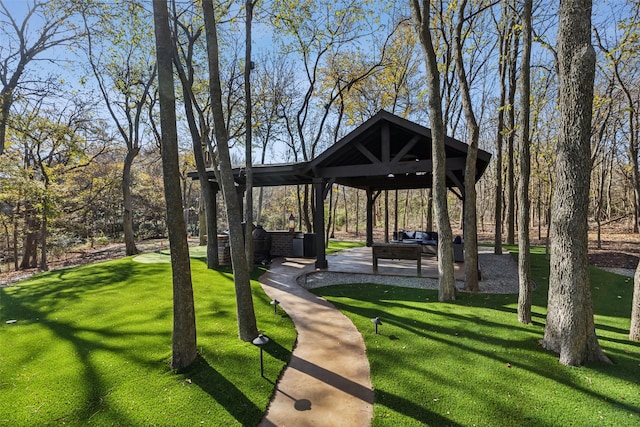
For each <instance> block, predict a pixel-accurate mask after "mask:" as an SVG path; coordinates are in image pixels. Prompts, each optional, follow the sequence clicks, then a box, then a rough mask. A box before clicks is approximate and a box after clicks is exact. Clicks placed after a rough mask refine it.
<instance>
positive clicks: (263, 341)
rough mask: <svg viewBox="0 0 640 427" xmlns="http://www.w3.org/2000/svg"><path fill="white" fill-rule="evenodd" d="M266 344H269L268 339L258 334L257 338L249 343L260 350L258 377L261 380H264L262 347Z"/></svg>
mask: <svg viewBox="0 0 640 427" xmlns="http://www.w3.org/2000/svg"><path fill="white" fill-rule="evenodd" d="M268 342H269V338H268V337H266V336H264V335H262V334H259V335H258V336H257V337H255V338H254V339H253V341H251V343H252V344H253V345H255V346H256V347H258V348H259V349H260V376H261V377H262V378H264V362H263V358H262V347H264V345H265V344H266V343H268Z"/></svg>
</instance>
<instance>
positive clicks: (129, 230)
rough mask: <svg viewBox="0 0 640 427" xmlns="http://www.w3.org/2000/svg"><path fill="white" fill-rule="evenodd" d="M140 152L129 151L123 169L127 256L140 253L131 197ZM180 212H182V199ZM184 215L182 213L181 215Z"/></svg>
mask: <svg viewBox="0 0 640 427" xmlns="http://www.w3.org/2000/svg"><path fill="white" fill-rule="evenodd" d="M139 152H140V149H139V148H133V149H132V150H129V151H127V155H126V156H125V158H124V166H123V168H122V203H123V209H124V212H123V213H122V229H123V231H124V245H125V250H126V254H127V255H135V254H137V253H138V248H137V247H136V240H135V236H134V232H133V196H132V195H131V181H132V180H131V166H132V165H133V160H134V159H135V158H136V156H137V155H138V153H139ZM179 200H180V211H181V212H182V197H180V199H179ZM181 215H182V213H181Z"/></svg>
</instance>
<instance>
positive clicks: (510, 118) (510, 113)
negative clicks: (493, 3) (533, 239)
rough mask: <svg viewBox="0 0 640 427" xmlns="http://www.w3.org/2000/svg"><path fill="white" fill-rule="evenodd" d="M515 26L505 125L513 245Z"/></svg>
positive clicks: (509, 225)
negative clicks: (507, 130) (506, 127)
mask: <svg viewBox="0 0 640 427" xmlns="http://www.w3.org/2000/svg"><path fill="white" fill-rule="evenodd" d="M514 27H515V25H512V26H510V28H511V29H510V31H512V32H514V33H513V34H511V37H510V40H511V42H512V43H513V44H512V45H511V48H510V52H509V54H508V57H509V99H508V109H507V122H508V123H507V124H508V129H509V133H508V134H507V244H509V245H513V244H514V243H515V235H516V225H515V224H516V200H515V199H516V182H515V157H514V145H515V144H514V143H515V105H514V104H515V99H516V86H517V65H518V46H519V44H520V36H519V34H518V33H517V31H515V30H513V28H514Z"/></svg>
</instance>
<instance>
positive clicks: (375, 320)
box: [371, 317, 382, 334]
mask: <svg viewBox="0 0 640 427" xmlns="http://www.w3.org/2000/svg"><path fill="white" fill-rule="evenodd" d="M371 322H372V323H373V324H374V325H376V334H377V333H378V325H382V320H380V318H379V317H374V318H373V319H371Z"/></svg>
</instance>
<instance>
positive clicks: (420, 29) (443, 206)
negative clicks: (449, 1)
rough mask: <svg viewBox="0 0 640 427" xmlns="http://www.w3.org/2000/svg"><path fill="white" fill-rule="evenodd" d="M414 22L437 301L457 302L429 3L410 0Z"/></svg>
mask: <svg viewBox="0 0 640 427" xmlns="http://www.w3.org/2000/svg"><path fill="white" fill-rule="evenodd" d="M410 2H411V12H412V16H413V23H414V26H415V29H416V32H417V33H418V37H419V38H420V44H421V45H422V50H423V53H424V57H425V62H426V68H427V92H428V96H429V117H430V122H431V141H432V144H431V149H432V163H433V192H434V207H435V215H436V222H437V224H438V283H439V286H438V299H439V300H440V301H453V300H455V299H456V282H455V277H454V275H453V243H452V240H453V235H452V232H451V222H450V220H449V210H448V206H447V182H446V164H445V162H446V153H445V151H444V139H445V128H444V122H443V119H442V98H441V96H440V72H439V71H438V64H437V61H436V53H435V49H434V47H433V41H432V38H431V30H430V29H429V23H430V22H431V12H430V9H431V4H430V1H429V0H423V1H422V6H420V3H419V2H418V0H410Z"/></svg>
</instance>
